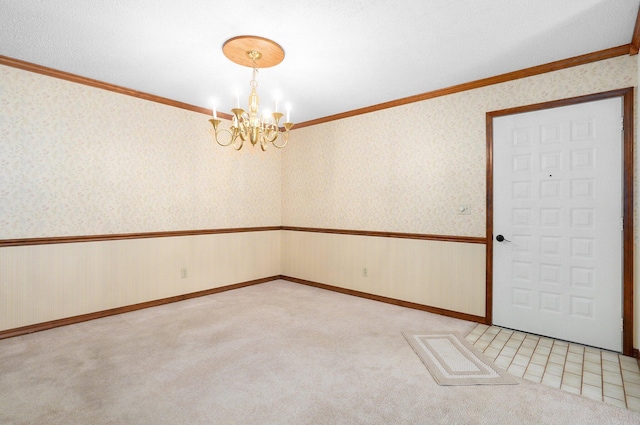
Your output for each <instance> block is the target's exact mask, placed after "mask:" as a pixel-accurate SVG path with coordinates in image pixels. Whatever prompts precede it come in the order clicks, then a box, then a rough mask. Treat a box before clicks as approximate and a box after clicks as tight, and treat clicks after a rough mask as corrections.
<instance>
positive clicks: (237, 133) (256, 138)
mask: <svg viewBox="0 0 640 425" xmlns="http://www.w3.org/2000/svg"><path fill="white" fill-rule="evenodd" d="M222 52H223V53H224V55H225V56H226V57H227V58H228V59H229V60H230V61H232V62H234V63H237V64H238V65H242V66H247V67H250V68H252V69H253V74H252V77H251V82H250V83H249V84H250V85H251V93H250V94H249V109H248V111H245V110H244V109H242V108H240V98H239V97H236V107H235V108H233V109H232V110H231V112H232V113H233V117H232V123H231V124H232V125H231V127H230V128H229V129H228V130H227V129H220V130H219V129H218V127H219V126H220V123H221V120H219V119H218V116H217V113H216V109H215V107H214V108H213V119H210V120H209V122H210V123H211V125H213V130H214V138H215V140H216V142H218V144H219V145H220V146H229V145H233V147H234V148H235V149H236V150H240V149H241V148H242V145H243V144H244V142H245V141H246V140H247V139H248V140H249V141H250V142H251V144H252V145H254V146H255V145H256V144H258V143H259V144H260V148H262V150H263V151H264V150H266V149H267V145H268V144H269V143H271V144H272V145H273V146H275V147H276V148H283V147H285V146H286V144H287V142H288V141H289V130H291V127H293V123H292V122H291V120H290V115H291V109H290V108H287V116H286V120H285V121H284V122H283V123H282V126H283V128H281V127H280V120H282V118H283V117H284V114H283V113H282V112H278V102H277V100H276V105H275V111H274V112H273V113H269V114H264V115H263V114H260V113H259V111H258V109H259V106H260V101H259V98H258V93H257V91H256V88H257V87H258V82H257V81H256V74H257V73H258V69H259V68H269V67H272V66H276V65H278V64H279V63H280V62H282V61H283V60H284V50H283V49H282V47H280V45H279V44H278V43H276V42H275V41H272V40H269V39H267V38H263V37H257V36H253V35H241V36H238V37H233V38H231V39H229V40H227V41H225V42H224V44H223V45H222ZM222 133H227V134H228V135H229V137H228V138H227V137H224V138H225V139H227V141H220V140H219V138H218V137H219V136H221V135H222Z"/></svg>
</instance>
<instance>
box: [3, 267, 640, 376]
mask: <svg viewBox="0 0 640 425" xmlns="http://www.w3.org/2000/svg"><path fill="white" fill-rule="evenodd" d="M278 279H282V280H287V281H289V282H294V283H299V284H302V285H307V286H313V287H316V288H320V289H325V290H328V291H334V292H340V293H342V294H346V295H352V296H355V297H360V298H366V299H370V300H374V301H379V302H383V303H387V304H393V305H397V306H401V307H407V308H413V309H416V310H422V311H426V312H429V313H434V314H440V315H442V316H447V317H453V318H455V319H461V320H468V321H470V322H477V323H483V324H487V325H489V324H490V323H487V320H486V318H485V317H482V316H475V315H472V314H467V313H460V312H458V311H452V310H446V309H443V308H438V307H431V306H428V305H424V304H418V303H413V302H410V301H402V300H398V299H395V298H389V297H383V296H381V295H373V294H369V293H366V292H361V291H354V290H352V289H345V288H340V287H338V286H332V285H327V284H324V283H319V282H313V281H310V280H305V279H298V278H296V277H291V276H283V275H276V276H271V277H265V278H262V279H255V280H250V281H247V282H241V283H235V284H232V285H227V286H221V287H219V288H212V289H205V290H203V291H198V292H192V293H189V294H183V295H176V296H173V297H168V298H162V299H159V300H153V301H147V302H143V303H138V304H133V305H128V306H124V307H117V308H112V309H109V310H102V311H97V312H94V313H87V314H81V315H79V316H73V317H65V318H63V319H58V320H52V321H50V322H43V323H36V324H34V325H28V326H22V327H20V328H13V329H7V330H4V331H0V339H5V338H12V337H15V336H20V335H26V334H30V333H34V332H40V331H45V330H47V329H53V328H57V327H59V326H66V325H73V324H75V323H81V322H86V321H89V320H93V319H100V318H102V317H108V316H113V315H116V314H122V313H128V312H131V311H136V310H141V309H143V308H149V307H156V306H159V305H163V304H170V303H174V302H178V301H183V300H188V299H190V298H197V297H203V296H206V295H212V294H217V293H219V292H225V291H231V290H233V289H238V288H244V287H247V286H252V285H257V284H260V283H265V282H271V281H274V280H278ZM633 357H635V358H636V359H638V361H639V364H640V351H639V350H638V349H637V348H634V349H633Z"/></svg>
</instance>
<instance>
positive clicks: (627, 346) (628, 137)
mask: <svg viewBox="0 0 640 425" xmlns="http://www.w3.org/2000/svg"><path fill="white" fill-rule="evenodd" d="M614 97H621V98H622V105H623V112H622V113H623V129H624V135H623V146H622V156H623V188H622V196H623V199H624V201H623V207H622V213H623V217H624V226H623V235H622V240H623V242H622V244H623V254H622V261H623V265H622V280H623V289H622V292H623V295H622V297H623V306H622V316H623V317H622V319H623V325H622V326H623V328H622V353H623V354H624V355H627V356H633V355H634V348H633V161H634V158H633V150H634V131H633V130H634V128H633V121H634V104H633V103H634V95H633V87H627V88H624V89H618V90H612V91H607V92H602V93H595V94H590V95H585V96H579V97H573V98H567V99H561V100H555V101H551V102H544V103H537V104H533V105H527V106H519V107H514V108H509V109H503V110H500V111H492V112H487V114H486V126H487V128H486V130H487V245H486V246H487V251H486V261H487V267H486V285H487V288H486V291H487V292H486V306H485V309H486V310H485V319H486V324H488V325H491V324H493V119H494V118H496V117H501V116H505V115H513V114H520V113H524V112H532V111H539V110H542V109H551V108H557V107H561V106H570V105H575V104H579V103H585V102H593V101H597V100H603V99H609V98H614Z"/></svg>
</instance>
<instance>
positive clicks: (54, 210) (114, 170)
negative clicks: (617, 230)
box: [0, 56, 637, 239]
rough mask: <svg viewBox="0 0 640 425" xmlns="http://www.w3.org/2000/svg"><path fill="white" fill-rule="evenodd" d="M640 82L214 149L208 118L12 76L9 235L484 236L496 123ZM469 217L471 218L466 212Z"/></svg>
mask: <svg viewBox="0 0 640 425" xmlns="http://www.w3.org/2000/svg"><path fill="white" fill-rule="evenodd" d="M636 84H637V56H633V57H630V56H625V57H619V58H614V59H610V60H606V61H600V62H596V63H593V64H588V65H584V66H580V67H575V68H570V69H566V70H562V71H557V72H554V73H549V74H543V75H539V76H535V77H530V78H526V79H521V80H517V81H512V82H508V83H503V84H499V85H494V86H490V87H484V88H480V89H476V90H471V91H467V92H462V93H458V94H454V95H450V96H445V97H440V98H435V99H431V100H426V101H423V102H418V103H413V104H409V105H403V106H400V107H396V108H392V109H386V110H383V111H379V112H375V113H371V114H366V115H360V116H356V117H352V118H348V119H343V120H339V121H333V122H330V123H326V124H320V125H316V126H312V127H305V128H301V129H295V128H294V131H293V132H292V138H291V141H290V143H289V144H288V145H287V147H286V148H285V149H283V150H282V151H279V150H276V149H273V148H271V149H269V150H268V151H267V152H266V153H263V152H262V151H260V150H259V148H253V147H251V146H246V147H245V148H243V150H242V151H240V152H236V151H235V150H233V149H232V148H223V147H220V146H218V145H217V144H215V142H213V140H212V137H211V134H210V124H209V123H208V121H207V119H208V117H206V116H205V115H202V114H198V113H195V112H190V111H185V110H182V109H178V108H173V107H170V106H167V105H162V104H157V103H154V102H148V101H145V100H142V99H138V98H133V97H129V96H125V95H121V94H117V93H112V92H109V91H104V90H100V89H96V88H92V87H87V86H83V85H80V84H75V83H71V82H67V81H64V80H58V79H55V78H51V77H46V76H42V75H39V74H33V73H30V72H26V71H22V70H18V69H14V68H10V67H5V66H0V169H1V170H2V172H1V173H0V199H1V200H2V202H0V239H12V238H27V237H48V236H66V235H91V234H109V233H129V232H147V231H170V230H187V229H209V228H229V227H249V226H273V225H280V224H283V225H287V226H305V227H321V228H340V229H354V230H377V231H392V232H409V233H425V234H440V235H458V236H479V237H483V236H484V232H485V193H486V189H485V179H486V177H485V168H486V137H485V113H486V112H487V111H494V110H499V109H504V108H507V107H512V106H520V105H527V104H531V103H538V102H543V101H547V100H554V99H559V98H566V97H572V96H577V95H582V94H588V93H595V92H601V91H606V90H611V89H614V88H621V87H628V86H635V85H636ZM461 205H468V206H469V207H470V211H471V214H469V215H459V214H457V209H458V207H459V206H461Z"/></svg>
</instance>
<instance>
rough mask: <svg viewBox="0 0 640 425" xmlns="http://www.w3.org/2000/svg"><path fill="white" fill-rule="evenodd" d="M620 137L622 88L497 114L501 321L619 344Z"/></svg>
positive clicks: (497, 312)
mask: <svg viewBox="0 0 640 425" xmlns="http://www.w3.org/2000/svg"><path fill="white" fill-rule="evenodd" d="M622 146H623V137H622V98H619V97H617V98H611V99H605V100H599V101H593V102H588V103H580V104H575V105H571V106H564V107H558V108H552V109H545V110H541V111H534V112H526V113H521V114H514V115H507V116H501V117H494V119H493V233H494V235H493V236H494V240H493V321H494V324H496V325H498V326H504V327H508V328H512V329H519V330H522V331H525V332H530V333H535V334H539V335H546V336H550V337H554V338H559V339H564V340H568V341H574V342H577V343H580V344H585V345H591V346H595V347H601V348H605V349H609V350H614V351H618V352H619V351H622V303H623V298H622V297H623V280H622V266H623V262H622V258H623V257H622V254H623V242H622V241H623V239H622V236H623V232H622V217H623V209H622V207H623V196H622V193H623V155H622ZM498 235H501V236H498ZM502 238H504V239H503V240H502V241H501V242H500V241H499V240H500V239H502Z"/></svg>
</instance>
